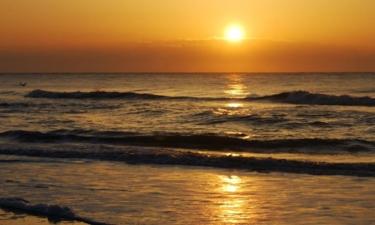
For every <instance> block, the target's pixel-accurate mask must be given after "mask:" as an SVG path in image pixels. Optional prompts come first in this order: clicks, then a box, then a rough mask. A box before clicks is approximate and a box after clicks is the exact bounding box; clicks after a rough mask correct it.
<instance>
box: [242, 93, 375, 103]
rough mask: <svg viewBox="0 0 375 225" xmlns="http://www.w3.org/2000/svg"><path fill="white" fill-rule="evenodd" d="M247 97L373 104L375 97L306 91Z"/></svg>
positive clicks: (286, 100)
mask: <svg viewBox="0 0 375 225" xmlns="http://www.w3.org/2000/svg"><path fill="white" fill-rule="evenodd" d="M247 99H248V100H266V101H272V102H281V103H291V104H304V105H342V106H375V99H374V98H371V97H353V96H350V95H340V96H337V95H327V94H320V93H310V92H308V91H292V92H283V93H279V94H275V95H267V96H261V97H248V98H247Z"/></svg>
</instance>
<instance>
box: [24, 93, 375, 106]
mask: <svg viewBox="0 0 375 225" xmlns="http://www.w3.org/2000/svg"><path fill="white" fill-rule="evenodd" d="M25 97H29V98H51V99H137V100H163V99H166V100H168V99H175V100H201V101H228V100H233V98H214V97H211V98H210V97H192V96H165V95H156V94H147V93H136V92H116V91H113V92H108V91H92V92H81V91H74V92H56V91H46V90H40V89H38V90H33V91H31V92H29V93H28V94H26V95H25ZM236 100H237V101H270V102H278V103H290V104H304V105H341V106H375V98H371V97H367V96H365V97H355V96H350V95H340V96H338V95H328V94H321V93H311V92H308V91H290V92H282V93H278V94H273V95H265V96H249V97H246V98H242V99H238V98H236Z"/></svg>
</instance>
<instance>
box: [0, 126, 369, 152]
mask: <svg viewBox="0 0 375 225" xmlns="http://www.w3.org/2000/svg"><path fill="white" fill-rule="evenodd" d="M0 138H7V139H12V140H16V141H18V142H30V143H72V142H74V143H88V144H110V145H130V146H151V147H170V148H184V149H205V150H233V151H234V150H236V151H244V152H261V153H274V152H276V153H278V152H303V153H321V152H330V153H334V152H341V151H347V152H366V151H373V150H375V143H374V142H371V141H366V140H358V139H318V138H300V139H271V140H259V139H243V138H238V137H233V136H223V135H218V134H181V133H153V134H142V133H134V132H115V131H95V130H55V131H49V132H39V131H24V130H13V131H7V132H3V133H0Z"/></svg>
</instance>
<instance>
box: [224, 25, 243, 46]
mask: <svg viewBox="0 0 375 225" xmlns="http://www.w3.org/2000/svg"><path fill="white" fill-rule="evenodd" d="M244 38H245V32H244V30H243V28H242V27H241V26H239V25H231V26H228V27H227V29H226V30H225V39H226V40H227V41H230V42H240V41H242V40H243V39H244Z"/></svg>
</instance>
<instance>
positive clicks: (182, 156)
mask: <svg viewBox="0 0 375 225" xmlns="http://www.w3.org/2000/svg"><path fill="white" fill-rule="evenodd" d="M0 154H3V155H18V156H30V157H47V158H62V159H90V160H107V161H116V162H124V163H128V164H155V165H181V166H200V167H213V168H223V169H240V170H247V171H256V172H285V173H299V174H312V175H345V176H363V177H375V163H328V162H312V161H300V160H289V159H275V158H256V157H245V156H241V155H236V154H235V155H233V154H227V155H223V154H207V153H201V152H192V151H178V150H167V149H147V148H146V149H145V148H141V149H139V148H105V147H102V148H98V149H95V148H93V147H92V146H87V148H84V149H82V148H81V149H80V148H77V147H74V146H69V145H68V146H63V149H62V146H61V145H59V146H55V147H51V146H49V147H45V148H43V147H41V146H36V147H32V146H27V147H26V146H23V147H17V146H14V145H12V146H9V147H6V148H4V146H2V147H1V148H0Z"/></svg>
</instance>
